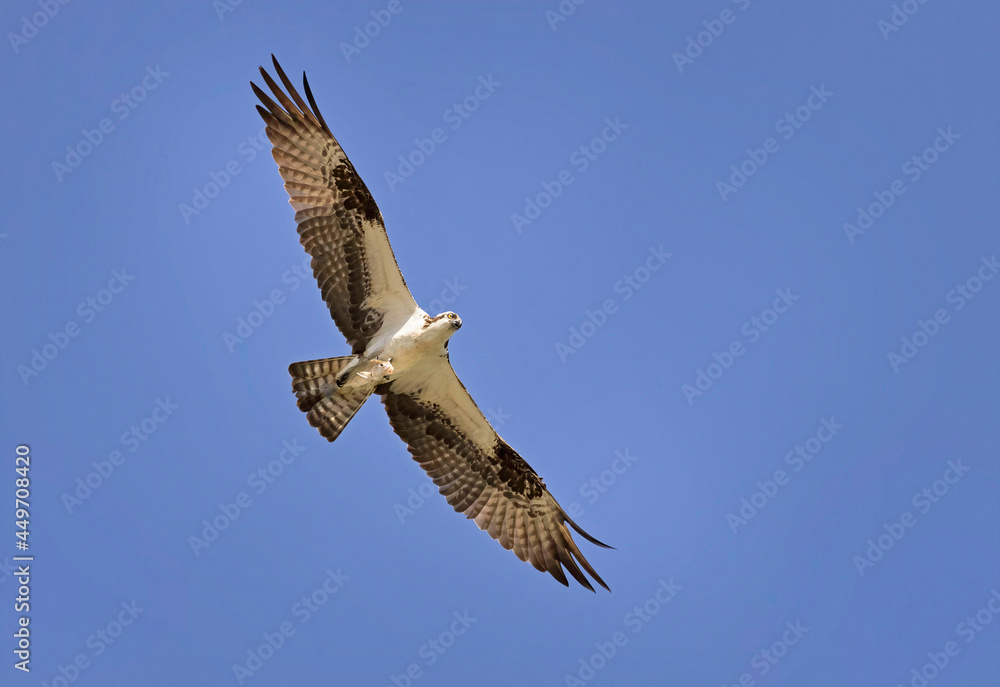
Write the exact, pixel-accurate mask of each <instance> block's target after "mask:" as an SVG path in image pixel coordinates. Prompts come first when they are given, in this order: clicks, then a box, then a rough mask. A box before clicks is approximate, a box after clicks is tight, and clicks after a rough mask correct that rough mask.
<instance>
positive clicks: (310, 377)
mask: <svg viewBox="0 0 1000 687" xmlns="http://www.w3.org/2000/svg"><path fill="white" fill-rule="evenodd" d="M353 359H354V356H343V357H340V358H325V359H323V360H305V361H303V362H300V363H292V364H291V365H289V366H288V372H289V374H291V375H292V390H293V391H294V392H295V397H296V398H297V399H298V401H297V403H298V406H299V409H300V410H302V411H303V412H304V413H306V419H308V420H309V424H310V425H312V426H313V427H315V428H317V429H318V430H319V433H320V434H322V435H323V436H324V437H326V439H327V441H333V440H334V439H336V438H337V437H339V436H340V433H341V432H342V431H344V427H346V426H347V423H348V422H350V421H351V418H352V417H354V415H355V414H356V413H357V412H358V410H360V409H361V406H363V405H364V403H365V401H367V400H368V397H369V396H371V390H367V391H365V390H358V389H346V388H343V389H342V388H340V387H338V386H337V374H338V373H339V372H340V371H341V370H343V369H344V368H345V367H346V366H347V364H348V363H350V362H351V361H352V360H353Z"/></svg>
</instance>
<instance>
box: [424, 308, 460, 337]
mask: <svg viewBox="0 0 1000 687" xmlns="http://www.w3.org/2000/svg"><path fill="white" fill-rule="evenodd" d="M461 326H462V318H461V317H459V316H458V315H456V314H455V313H453V312H451V311H450V310H449V311H448V312H443V313H441V314H440V315H438V316H437V317H428V318H427V329H428V330H429V332H433V334H431V336H433V337H434V338H435V339H441V340H442V341H443V342H445V345H447V341H448V339H450V338H451V335H452V334H454V333H455V332H457V331H458V329H459V327H461Z"/></svg>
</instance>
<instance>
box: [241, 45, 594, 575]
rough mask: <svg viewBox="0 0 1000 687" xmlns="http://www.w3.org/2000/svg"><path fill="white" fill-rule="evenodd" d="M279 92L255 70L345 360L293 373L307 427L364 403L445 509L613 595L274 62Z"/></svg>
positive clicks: (331, 430)
mask: <svg viewBox="0 0 1000 687" xmlns="http://www.w3.org/2000/svg"><path fill="white" fill-rule="evenodd" d="M271 59H272V61H273V62H274V71H275V72H276V73H277V76H278V78H279V79H280V80H281V83H282V85H283V86H284V89H282V87H281V86H279V85H278V84H277V83H276V82H275V81H274V79H272V78H271V76H270V74H268V73H267V71H266V70H265V69H264V68H263V67H261V68H260V74H261V77H262V78H263V79H264V83H265V84H266V85H267V87H268V88H269V89H270V90H271V93H272V94H273V96H274V99H272V97H271V96H269V95H268V94H267V93H265V92H264V91H263V90H262V89H260V88H258V87H257V85H256V84H254V83H252V82H251V84H250V85H251V86H252V87H253V91H254V93H256V94H257V97H258V98H259V99H260V101H261V103H262V104H263V107H261V106H260V105H257V111H258V112H259V113H260V116H261V117H263V118H264V122H265V123H266V124H267V136H268V138H269V139H270V141H271V145H272V147H273V151H272V153H273V155H274V160H275V162H277V163H278V171H279V173H280V174H281V178H282V179H283V180H284V182H285V190H286V191H287V192H288V196H289V199H288V202H289V203H290V204H291V206H292V208H293V209H294V210H295V222H296V224H297V225H298V232H299V240H300V241H301V243H302V246H303V247H304V248H305V250H306V252H307V253H308V254H309V255H310V256H312V270H313V275H314V276H315V277H316V282H317V284H318V285H319V288H320V292H321V293H322V297H323V300H324V301H325V302H326V304H327V306H328V307H329V309H330V314H331V315H332V316H333V321H334V322H335V323H336V325H337V327H338V328H339V329H340V331H341V333H342V334H343V335H344V337H345V338H346V339H347V343H348V345H350V347H351V355H349V356H341V357H337V358H325V359H323V360H307V361H305V362H300V363H293V364H292V365H290V366H289V368H288V371H289V372H290V373H291V375H292V390H293V391H294V392H295V395H296V397H297V399H298V406H299V408H300V409H301V410H302V411H303V412H305V413H306V417H307V419H308V420H309V424H311V425H312V426H313V427H316V428H317V429H318V430H319V432H320V434H322V435H323V436H324V437H326V438H327V439H328V440H329V441H333V440H335V439H336V438H337V437H338V436H340V433H341V432H342V431H343V430H344V427H346V426H347V423H348V422H350V420H351V418H352V417H354V415H355V413H357V412H358V410H359V409H360V408H361V406H362V405H363V404H364V403H365V401H367V400H368V398H369V397H370V396H371V395H372V394H373V393H376V394H379V395H380V396H381V397H382V402H383V403H384V404H385V409H386V412H387V413H388V414H389V424H390V425H392V429H393V430H394V431H395V432H396V434H397V435H399V438H400V439H402V440H403V441H404V442H405V443H406V445H407V447H408V448H409V451H410V453H411V454H412V456H413V459H414V460H416V461H417V462H418V463H419V464H420V467H422V468H423V469H424V470H425V471H426V472H427V474H428V475H429V476H430V478H431V479H432V480H433V481H434V484H436V485H437V487H438V490H439V491H440V492H441V494H442V495H443V496H444V497H445V499H447V501H448V503H449V504H450V505H451V506H452V507H453V508H454V509H455V510H456V511H458V512H459V513H463V514H465V516H466V517H467V518H469V519H471V520H473V521H475V523H476V525H478V526H479V529H481V530H486V531H487V532H489V534H490V536H491V537H493V538H494V539H496V540H498V541H499V542H500V545H501V546H503V547H504V548H505V549H513V551H514V554H515V555H517V557H518V558H520V559H521V560H522V561H529V562H530V563H531V565H533V566H534V567H535V568H536V569H538V570H540V571H542V572H547V573H549V574H550V575H552V577H554V578H555V579H557V580H558V581H559V582H561V583H562V584H564V585H566V586H569V583H568V581H567V578H566V575H565V573H564V572H563V568H565V569H566V570H567V571H568V572H569V573H570V575H572V576H573V577H574V578H575V579H576V580H577V581H578V582H579V583H580V584H581V585H583V586H584V587H586V588H587V589H590V590H591V591H594V588H593V586H592V585H591V584H590V581H589V580H588V579H587V576H586V575H584V574H583V572H582V571H581V570H580V568H581V567H582V568H583V570H585V571H587V573H589V574H590V576H591V577H592V578H594V580H596V581H597V583H598V584H600V585H601V586H602V587H604V588H605V589H608V591H610V588H609V587H608V585H607V584H605V583H604V580H602V579H601V577H600V576H599V575H598V574H597V572H596V571H595V570H594V568H593V567H592V566H591V565H590V563H589V562H588V561H587V559H586V558H584V556H583V554H582V553H581V552H580V549H579V548H578V547H577V545H576V542H574V541H573V536H572V534H571V533H570V530H569V528H568V527H567V525H569V527H572V528H573V529H574V530H576V531H577V532H578V533H579V534H580V535H581V536H583V537H584V538H586V539H587V540H588V541H590V542H592V543H594V544H596V545H598V546H601V547H604V548H611V547H609V546H608V545H607V544H603V543H601V542H599V541H597V540H596V539H595V538H594V537H592V536H590V535H589V534H587V533H586V532H584V531H583V530H582V529H581V528H580V526H579V525H577V524H576V523H575V522H573V520H572V519H571V518H570V517H569V515H567V514H566V512H565V511H564V510H563V509H562V507H561V506H560V505H559V504H558V503H557V502H556V500H555V498H553V496H552V495H551V494H550V493H549V490H548V489H547V488H546V487H545V483H544V482H543V481H542V479H541V478H540V477H539V476H538V474H537V473H536V472H535V471H534V470H533V469H532V468H531V466H530V465H528V463H527V462H525V460H524V459H523V458H521V456H519V455H518V454H517V452H516V451H514V449H512V448H511V447H510V446H509V445H508V444H507V442H505V441H504V440H503V439H501V438H500V436H499V435H498V434H497V432H496V430H494V429H493V427H492V426H491V425H490V423H489V422H487V420H486V418H485V417H484V416H483V413H482V411H481V410H479V407H478V406H477V405H476V403H475V401H473V400H472V397H471V396H470V395H469V392H468V391H466V389H465V386H464V385H463V384H462V382H461V381H460V380H459V378H458V375H456V374H455V370H454V369H452V367H451V362H450V361H449V358H448V341H449V339H450V338H451V336H452V335H453V334H454V333H455V332H457V331H458V330H459V328H460V327H461V326H462V320H461V318H460V317H459V316H458V315H456V314H455V313H453V312H443V313H441V314H439V315H435V316H433V317H432V316H430V315H428V314H427V313H426V312H424V311H423V310H422V309H421V308H420V307H419V306H417V303H416V301H414V299H413V296H412V295H411V294H410V290H409V289H408V288H407V286H406V282H405V281H404V280H403V275H402V274H401V273H400V271H399V266H398V265H397V264H396V258H395V256H394V255H393V253H392V248H391V247H390V246H389V238H388V236H387V235H386V231H385V223H384V222H383V221H382V213H381V212H380V211H379V209H378V206H377V205H376V204H375V200H374V199H373V198H372V195H371V193H370V192H369V191H368V188H367V187H366V186H365V183H364V182H363V181H362V180H361V177H360V176H359V175H358V173H357V172H356V171H355V169H354V166H353V165H352V164H351V161H350V160H348V159H347V155H345V154H344V150H343V148H341V147H340V144H339V143H338V142H337V139H335V138H334V137H333V133H332V132H331V131H330V127H329V126H327V124H326V122H325V121H324V120H323V115H321V114H320V112H319V108H317V107H316V101H315V99H314V98H313V94H312V91H311V90H310V89H309V82H308V81H307V80H306V78H305V74H303V75H302V82H303V86H304V89H305V93H306V97H307V98H308V99H309V104H308V105H307V104H306V102H305V101H304V100H302V96H300V95H299V94H298V92H297V91H296V90H295V87H294V86H293V85H292V82H291V81H290V80H289V79H288V77H287V76H286V75H285V72H284V71H283V70H282V69H281V66H280V65H279V64H278V61H277V60H276V59H274V56H273V55H272V56H271Z"/></svg>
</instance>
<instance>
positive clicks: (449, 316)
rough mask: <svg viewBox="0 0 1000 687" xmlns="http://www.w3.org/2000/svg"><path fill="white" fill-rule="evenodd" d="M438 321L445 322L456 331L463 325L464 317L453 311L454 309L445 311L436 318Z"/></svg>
mask: <svg viewBox="0 0 1000 687" xmlns="http://www.w3.org/2000/svg"><path fill="white" fill-rule="evenodd" d="M436 319H437V320H438V321H440V322H443V323H444V324H445V326H447V327H451V329H452V331H453V332H454V331H456V330H458V329H459V328H461V326H462V318H461V317H459V316H458V315H456V314H455V313H453V312H452V311H450V310H449V311H448V312H443V313H441V314H440V315H438V316H437V318H436Z"/></svg>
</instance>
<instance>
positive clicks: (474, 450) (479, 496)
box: [380, 357, 608, 591]
mask: <svg viewBox="0 0 1000 687" xmlns="http://www.w3.org/2000/svg"><path fill="white" fill-rule="evenodd" d="M380 393H381V394H382V401H383V403H384V404H385V407H386V411H387V412H388V414H389V422H390V424H391V425H392V428H393V430H394V431H395V432H396V434H398V435H399V436H400V438H401V439H403V441H404V442H406V444H407V446H408V447H409V450H410V454H411V455H412V456H413V458H414V460H416V461H417V462H418V463H419V464H420V466H421V467H422V468H423V469H424V470H425V471H426V472H427V474H428V475H429V476H430V478H431V479H432V480H433V481H434V483H435V484H436V485H437V486H438V490H439V491H440V492H441V494H442V495H443V496H444V497H445V499H446V500H447V501H448V503H449V504H450V505H451V506H452V507H453V508H454V509H455V510H456V511H458V512H460V513H464V514H465V515H466V517H467V518H469V519H471V520H473V521H474V522H475V523H476V525H477V526H478V527H479V529H481V530H485V531H486V532H488V533H489V535H490V536H491V537H493V538H494V539H496V540H497V541H499V542H500V545H501V546H503V547H504V548H505V549H509V550H511V551H513V553H514V555H515V556H517V557H518V558H519V559H521V560H522V561H526V562H528V563H530V564H531V565H532V566H533V567H535V568H536V569H538V570H540V571H542V572H547V573H549V574H550V575H552V577H554V578H555V579H556V580H558V581H559V582H560V583H562V584H564V585H568V584H569V582H568V578H567V577H566V574H565V571H568V572H569V574H570V575H572V576H573V578H574V579H575V580H576V581H577V582H579V583H580V584H581V585H583V586H584V587H586V588H587V589H590V590H591V591H593V589H594V587H593V585H592V584H591V583H590V581H589V580H588V578H587V576H586V575H584V573H583V571H584V570H585V571H586V572H587V573H588V574H589V575H590V577H591V578H593V579H594V580H596V581H597V583H598V584H600V585H601V586H602V587H604V588H605V589H607V588H608V586H607V585H606V584H605V583H604V580H602V579H601V577H600V576H599V575H598V574H597V572H596V571H595V570H594V568H593V567H592V566H591V565H590V563H589V562H588V561H587V559H586V558H584V556H583V553H581V551H580V549H579V548H578V547H577V545H576V543H575V542H574V541H573V537H572V535H571V534H570V531H569V528H568V527H567V524H569V526H570V527H572V528H573V529H575V530H576V531H577V532H579V533H580V534H581V535H582V536H584V537H586V538H587V539H588V540H589V541H592V542H594V543H595V544H597V545H598V546H603V547H607V545H606V544H602V543H601V542H599V541H597V540H596V539H594V538H593V537H591V536H590V535H589V534H587V533H586V532H584V531H583V530H582V529H580V527H579V526H578V525H577V524H576V523H574V522H573V521H572V520H571V519H570V518H569V516H568V515H567V514H566V513H565V511H563V509H562V508H561V507H560V506H559V504H558V503H557V502H556V500H555V499H554V498H553V497H552V495H551V494H550V493H549V491H548V489H547V488H546V487H545V484H544V483H543V482H542V480H541V478H540V477H539V476H538V475H537V474H536V473H535V471H534V470H533V469H532V468H531V466H530V465H528V463H526V462H525V461H524V459H523V458H521V456H519V455H518V454H517V453H516V452H515V451H514V449H512V448H511V447H510V446H509V445H508V444H507V443H506V442H505V441H504V440H503V439H501V438H500V437H499V436H498V435H497V433H496V431H495V430H494V429H493V428H492V427H491V426H490V425H489V423H488V422H487V421H486V418H485V417H484V416H483V414H482V412H481V411H480V410H479V408H478V407H477V406H476V404H475V402H474V401H473V400H472V397H471V396H469V392H468V391H466V389H465V387H464V386H463V385H462V382H461V381H460V380H459V379H458V376H457V375H456V374H455V371H454V370H453V369H452V367H451V364H450V363H449V362H448V359H447V357H440V358H434V357H431V358H427V359H426V360H425V362H424V363H423V364H422V365H421V366H420V368H419V369H417V370H411V371H408V372H407V373H405V374H403V375H401V376H399V377H397V378H396V379H394V380H393V381H392V383H391V384H389V385H388V386H387V387H384V388H382V389H381V390H380ZM581 568H582V570H581ZM564 569H565V571H564Z"/></svg>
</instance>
